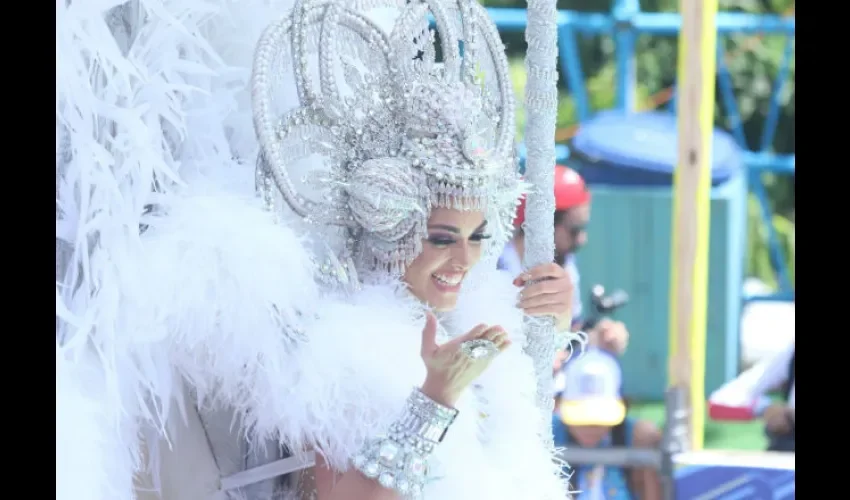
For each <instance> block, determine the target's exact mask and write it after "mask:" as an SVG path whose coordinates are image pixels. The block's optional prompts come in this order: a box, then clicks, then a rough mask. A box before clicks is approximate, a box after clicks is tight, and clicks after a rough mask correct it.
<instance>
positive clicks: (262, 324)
mask: <svg viewBox="0 0 850 500" xmlns="http://www.w3.org/2000/svg"><path fill="white" fill-rule="evenodd" d="M149 223H150V226H149V229H148V233H147V234H146V235H145V238H144V239H143V242H142V244H143V247H144V251H143V252H141V253H140V256H139V261H138V262H137V264H136V265H137V268H138V269H143V270H144V272H142V273H139V274H140V277H139V280H140V282H138V283H142V284H143V286H139V287H135V288H134V289H133V290H128V293H127V294H126V295H124V296H123V301H124V302H123V303H122V305H123V307H122V308H121V320H120V323H121V324H122V325H123V326H124V330H123V331H124V335H125V336H126V338H128V339H132V340H133V342H132V343H133V344H134V346H129V345H128V347H127V352H129V353H130V356H128V357H129V358H132V359H135V362H134V368H136V369H137V370H138V371H139V373H140V374H141V376H140V377H139V378H138V380H139V381H140V384H141V386H140V387H138V388H137V391H136V392H138V393H141V392H144V391H145V390H149V388H151V387H157V388H158V392H156V393H152V394H154V395H155V396H156V397H157V398H159V400H160V401H161V402H162V403H167V402H168V393H167V391H164V390H163V389H164V388H166V387H171V386H173V384H172V382H171V381H172V380H173V378H172V374H173V373H174V372H176V373H177V374H179V375H180V376H182V377H184V378H185V379H186V380H188V381H190V383H191V385H192V386H194V388H196V389H197V390H198V392H199V398H200V399H201V400H202V402H208V403H212V404H216V405H224V406H232V407H235V408H237V409H238V410H239V411H240V412H241V413H242V414H243V415H244V416H245V421H246V422H247V425H248V426H250V427H252V428H253V429H254V430H255V431H256V432H257V433H258V436H259V437H260V438H267V437H276V438H279V439H280V440H281V441H283V442H284V443H286V444H287V445H288V446H290V447H291V448H293V449H295V450H304V449H306V448H316V449H317V450H318V451H319V452H320V453H322V454H323V455H324V456H325V457H326V459H327V461H328V463H330V464H331V465H332V466H333V467H335V468H337V469H339V470H345V469H346V468H347V467H348V459H349V458H350V457H351V456H352V455H353V454H354V453H355V452H356V451H357V449H358V448H359V447H360V446H361V445H362V444H363V443H364V441H365V440H366V439H368V438H370V437H373V436H374V434H375V432H376V429H383V428H387V427H388V425H389V424H390V422H391V421H392V419H393V418H395V416H396V415H397V413H398V411H399V409H401V408H402V407H403V405H404V401H405V398H406V396H407V395H408V394H409V393H410V391H411V389H412V388H413V387H415V386H417V385H419V384H421V382H422V381H423V380H424V375H425V373H424V366H423V364H422V361H421V358H420V356H419V351H420V343H421V329H422V326H423V324H424V316H423V308H422V306H421V305H420V303H418V302H417V301H416V300H414V299H412V298H409V296H408V295H407V294H405V293H401V292H399V290H400V287H398V286H392V285H382V286H367V287H365V288H364V289H363V290H362V291H360V292H358V293H356V294H355V295H353V296H349V297H345V296H339V297H337V296H331V295H324V296H323V295H321V294H320V290H319V289H318V288H317V287H316V286H315V284H314V281H313V279H312V276H311V272H310V269H311V267H310V264H309V256H308V253H307V252H306V251H305V250H304V247H303V242H302V241H301V240H300V239H299V238H297V237H296V235H295V234H294V233H293V232H292V231H290V230H288V229H287V228H285V227H282V226H279V225H276V224H274V223H273V222H272V221H271V219H270V217H269V216H268V214H266V213H265V212H263V211H262V210H261V208H260V207H259V206H258V204H257V202H256V201H255V200H253V199H245V198H240V197H238V196H233V195H228V194H225V193H223V192H216V191H214V190H206V191H204V192H202V193H198V194H193V195H191V196H185V197H181V198H175V203H172V204H171V205H169V206H168V207H167V215H165V216H155V217H153V218H152V219H151V220H150V221H149ZM493 272H494V274H493V275H492V276H491V277H490V279H489V280H488V281H487V285H488V286H486V287H478V288H477V289H475V290H474V291H473V292H470V293H463V294H462V296H461V299H460V303H459V307H458V308H457V310H456V311H455V312H453V313H451V314H450V315H449V316H448V317H446V318H443V322H444V324H445V325H446V326H447V327H448V328H449V329H450V330H451V331H453V332H455V333H463V332H465V331H467V330H468V329H470V328H472V327H473V326H474V325H475V324H478V323H481V322H485V323H489V324H500V325H502V326H504V327H505V328H506V329H508V331H510V332H511V334H512V337H513V340H514V342H515V343H514V346H513V347H512V348H511V349H509V350H508V352H506V353H504V354H503V355H502V356H500V357H499V358H498V359H497V360H496V361H495V362H494V363H493V365H492V366H491V367H490V368H489V369H488V371H487V372H486V373H485V374H484V375H483V376H482V377H481V379H480V380H478V381H477V383H476V386H475V388H472V389H470V390H469V391H468V392H467V393H466V394H465V395H464V397H463V398H462V399H461V400H460V401H459V402H458V406H457V407H458V409H459V410H460V415H459V417H458V419H457V420H456V422H455V424H454V425H453V426H452V428H451V430H450V432H449V434H448V435H447V438H446V440H445V441H444V443H442V444H441V446H440V447H439V448H438V450H437V452H436V453H435V455H434V456H433V458H432V474H433V477H435V478H437V480H435V481H434V482H433V483H432V484H430V485H429V486H428V487H427V488H426V495H427V496H426V498H440V499H447V500H448V499H461V498H464V499H466V498H488V499H506V500H507V499H511V500H514V499H517V498H529V499H535V500H537V499H550V498H552V499H554V498H564V495H565V492H564V487H563V484H562V481H561V479H560V477H559V472H558V467H557V465H556V464H553V461H552V457H551V456H550V455H549V453H548V452H547V451H546V449H545V448H544V447H543V446H542V445H541V444H540V443H541V441H540V438H539V434H540V432H542V430H543V429H540V428H538V427H537V425H539V424H538V423H539V420H538V419H537V418H536V411H537V410H536V409H535V406H534V396H533V391H534V387H535V386H534V375H533V369H532V364H531V360H530V359H529V358H528V357H526V356H525V355H524V354H522V352H521V348H520V346H521V345H522V338H521V333H519V332H521V331H522V329H521V314H520V313H519V311H518V310H517V309H516V308H515V307H514V304H515V301H516V293H517V291H516V289H515V288H514V287H513V285H512V284H511V283H510V277H507V276H503V275H500V274H499V273H498V272H497V271H495V270H494V271H493ZM284 332H290V333H289V335H287V334H285V333H284ZM293 332H296V333H293ZM139 346H144V348H140V347H139ZM151 353H157V354H158V355H152V354H151ZM151 360H156V362H152V361H151ZM165 363H167V365H166V364H165ZM155 382H159V383H155ZM163 408H164V409H163V410H162V411H161V412H158V416H157V418H163V415H165V414H167V413H166V411H167V405H166V406H163ZM108 410H109V411H108V412H106V413H105V415H109V414H111V412H114V411H116V410H118V408H108ZM157 418H151V419H150V421H151V422H156V420H157ZM234 432H238V430H234ZM103 441H104V440H103V439H94V440H93V441H92V444H91V445H89V446H87V447H86V449H87V454H89V455H91V456H98V457H99V459H100V460H103V461H104V462H109V461H111V460H113V459H114V458H117V456H116V455H114V454H115V453H119V454H120V453H122V452H123V453H126V450H116V449H105V448H95V447H94V445H95V444H98V443H102V442H103ZM125 445H126V446H128V449H132V448H133V443H132V442H126V441H125ZM76 446H82V445H81V444H79V443H78V444H77V445H76ZM78 451H79V450H78ZM57 460H59V458H58V456H57ZM124 463H126V461H124ZM57 466H59V464H57ZM132 472H133V471H132V470H129V471H125V476H129V475H132Z"/></svg>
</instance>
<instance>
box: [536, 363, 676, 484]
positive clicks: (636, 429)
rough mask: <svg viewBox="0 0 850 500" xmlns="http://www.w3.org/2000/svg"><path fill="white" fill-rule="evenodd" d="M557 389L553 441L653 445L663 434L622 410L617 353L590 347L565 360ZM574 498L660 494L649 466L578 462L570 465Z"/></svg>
mask: <svg viewBox="0 0 850 500" xmlns="http://www.w3.org/2000/svg"><path fill="white" fill-rule="evenodd" d="M556 385H557V386H558V388H559V389H561V392H560V394H558V396H557V398H556V402H557V405H556V412H555V414H554V415H553V417H552V430H553V435H554V438H555V446H559V447H561V446H566V447H568V448H573V449H575V448H621V447H625V448H632V447H638V448H652V447H655V446H657V444H658V443H659V442H660V440H661V435H660V432H659V431H658V430H657V428H656V427H655V425H654V424H653V423H652V422H649V421H643V420H635V419H633V418H631V417H628V416H626V410H627V408H626V404H625V402H624V400H623V398H622V392H621V390H622V370H621V369H620V363H619V361H618V360H617V358H616V357H615V356H614V355H613V354H611V353H610V352H607V351H604V350H602V349H599V348H593V347H591V348H589V349H588V350H587V351H585V352H584V353H583V354H582V355H581V356H576V357H575V358H573V359H570V360H568V361H567V362H566V363H565V364H564V367H563V368H562V370H561V372H560V373H559V376H558V377H556ZM571 472H572V473H573V474H572V476H571V477H570V483H571V490H577V491H578V492H579V493H577V494H576V496H575V497H574V498H575V499H576V500H632V499H634V500H637V499H640V500H660V499H661V482H660V478H659V476H658V472H657V471H656V470H655V469H653V468H651V467H650V468H632V467H611V466H602V465H595V466H594V465H577V466H576V467H574V468H573V469H572V471H571Z"/></svg>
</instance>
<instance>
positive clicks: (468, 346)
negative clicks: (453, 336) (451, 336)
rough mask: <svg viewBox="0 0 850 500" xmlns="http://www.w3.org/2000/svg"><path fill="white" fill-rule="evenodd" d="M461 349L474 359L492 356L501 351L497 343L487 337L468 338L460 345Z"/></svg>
mask: <svg viewBox="0 0 850 500" xmlns="http://www.w3.org/2000/svg"><path fill="white" fill-rule="evenodd" d="M460 350H461V352H463V353H464V354H465V355H466V356H467V357H468V358H469V359H471V360H473V361H478V360H479V359H486V358H491V357H493V356H495V355H496V354H497V353H498V352H499V348H498V347H496V344H494V343H493V341H491V340H487V339H474V340H467V341H466V342H464V343H462V344H461V345H460Z"/></svg>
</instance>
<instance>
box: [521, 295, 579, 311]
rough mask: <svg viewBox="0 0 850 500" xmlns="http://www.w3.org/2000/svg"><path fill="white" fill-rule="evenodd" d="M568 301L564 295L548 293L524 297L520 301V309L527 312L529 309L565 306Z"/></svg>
mask: <svg viewBox="0 0 850 500" xmlns="http://www.w3.org/2000/svg"><path fill="white" fill-rule="evenodd" d="M565 304H567V301H566V300H565V298H564V296H563V295H562V294H557V293H547V294H544V295H537V296H534V297H523V298H522V299H521V300H520V301H519V304H518V306H519V308H520V309H522V310H524V311H527V310H528V309H533V308H535V307H545V306H549V305H565Z"/></svg>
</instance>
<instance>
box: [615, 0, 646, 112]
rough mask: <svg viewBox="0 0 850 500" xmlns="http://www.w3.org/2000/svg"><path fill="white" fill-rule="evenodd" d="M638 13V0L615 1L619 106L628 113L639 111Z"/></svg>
mask: <svg viewBox="0 0 850 500" xmlns="http://www.w3.org/2000/svg"><path fill="white" fill-rule="evenodd" d="M638 14H640V3H639V2H638V0H616V2H615V3H614V9H613V12H612V16H613V18H614V42H615V44H616V54H617V107H618V108H619V109H621V110H623V111H625V112H628V113H632V112H634V111H637V64H636V63H635V45H636V43H635V42H636V41H637V33H636V31H635V29H634V19H635V18H636V17H637V15H638Z"/></svg>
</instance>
